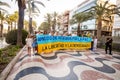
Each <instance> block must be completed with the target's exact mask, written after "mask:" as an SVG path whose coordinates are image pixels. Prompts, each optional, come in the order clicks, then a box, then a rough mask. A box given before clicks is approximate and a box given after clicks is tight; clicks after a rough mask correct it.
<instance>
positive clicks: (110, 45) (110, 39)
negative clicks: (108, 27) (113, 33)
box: [105, 38, 113, 55]
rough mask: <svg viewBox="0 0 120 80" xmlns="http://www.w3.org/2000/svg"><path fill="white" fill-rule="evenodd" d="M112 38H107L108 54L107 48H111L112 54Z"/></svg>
mask: <svg viewBox="0 0 120 80" xmlns="http://www.w3.org/2000/svg"><path fill="white" fill-rule="evenodd" d="M112 41H113V40H112V38H107V39H106V43H105V52H106V54H107V50H108V48H109V54H110V55H112V53H111V52H112Z"/></svg>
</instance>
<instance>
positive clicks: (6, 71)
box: [0, 46, 25, 80]
mask: <svg viewBox="0 0 120 80" xmlns="http://www.w3.org/2000/svg"><path fill="white" fill-rule="evenodd" d="M24 48H25V46H24V47H23V48H22V49H21V50H20V51H19V52H18V53H17V55H16V56H15V57H14V58H13V60H12V61H11V62H10V63H9V64H8V65H7V66H6V68H5V69H4V70H3V71H2V73H1V74H0V80H5V79H6V78H7V76H8V74H9V72H10V71H11V69H12V68H13V66H14V65H15V63H16V62H17V60H18V58H19V57H20V55H21V53H22V51H23V50H24Z"/></svg>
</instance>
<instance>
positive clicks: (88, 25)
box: [69, 0, 112, 36]
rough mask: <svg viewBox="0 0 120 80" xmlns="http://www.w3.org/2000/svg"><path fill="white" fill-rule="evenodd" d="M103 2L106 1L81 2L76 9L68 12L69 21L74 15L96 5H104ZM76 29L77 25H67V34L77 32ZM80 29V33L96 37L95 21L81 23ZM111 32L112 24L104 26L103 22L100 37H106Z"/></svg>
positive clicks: (90, 0) (88, 0)
mask: <svg viewBox="0 0 120 80" xmlns="http://www.w3.org/2000/svg"><path fill="white" fill-rule="evenodd" d="M105 1H106V0H85V1H84V2H82V3H81V4H79V5H78V6H77V7H75V8H74V9H73V10H71V11H70V14H69V19H70V20H71V19H72V16H73V15H74V14H76V13H80V12H83V11H85V10H87V9H89V8H91V7H93V6H95V5H96V3H97V4H98V3H104V2H105ZM110 4H111V3H110ZM77 27H78V25H77V24H74V25H71V24H69V33H71V32H72V31H75V30H77ZM80 28H81V29H80V30H81V32H85V33H86V32H88V33H90V34H91V36H96V35H97V20H96V19H92V20H88V21H85V22H82V23H81V27H80ZM107 28H108V29H107ZM111 32H112V24H111V25H109V24H108V23H106V24H105V22H102V34H101V35H106V36H107V35H108V34H110V33H111Z"/></svg>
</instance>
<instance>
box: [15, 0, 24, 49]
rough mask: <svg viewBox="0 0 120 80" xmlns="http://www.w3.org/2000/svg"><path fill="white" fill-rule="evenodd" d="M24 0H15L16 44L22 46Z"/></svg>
mask: <svg viewBox="0 0 120 80" xmlns="http://www.w3.org/2000/svg"><path fill="white" fill-rule="evenodd" d="M25 1H26V0H17V2H18V14H19V18H18V30H17V45H18V46H20V47H23V43H22V29H23V21H24V10H25V8H26V2H25Z"/></svg>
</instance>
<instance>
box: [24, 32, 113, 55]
mask: <svg viewBox="0 0 120 80" xmlns="http://www.w3.org/2000/svg"><path fill="white" fill-rule="evenodd" d="M36 35H51V36H77V32H73V33H72V34H69V33H68V32H65V33H64V34H61V33H59V32H54V31H51V32H49V33H47V32H46V31H38V32H35V34H34V35H33V34H32V35H31V34H28V36H27V38H26V46H27V50H28V55H29V56H31V53H36V51H37V42H36ZM84 36H87V35H82V37H84ZM89 37H90V36H89ZM91 38H92V41H91V50H92V51H96V50H97V43H98V39H97V37H96V36H94V37H91ZM108 50H109V54H110V55H111V54H112V53H111V51H112V39H111V38H107V40H106V43H105V52H106V54H107V51H108Z"/></svg>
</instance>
